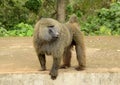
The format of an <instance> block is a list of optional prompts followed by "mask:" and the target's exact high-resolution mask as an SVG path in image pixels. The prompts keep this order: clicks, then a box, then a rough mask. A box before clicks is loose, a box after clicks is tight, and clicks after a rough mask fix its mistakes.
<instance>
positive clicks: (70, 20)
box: [69, 14, 78, 23]
mask: <svg viewBox="0 0 120 85" xmlns="http://www.w3.org/2000/svg"><path fill="white" fill-rule="evenodd" d="M69 22H70V23H78V17H77V16H76V15H75V14H73V15H71V17H70V19H69Z"/></svg>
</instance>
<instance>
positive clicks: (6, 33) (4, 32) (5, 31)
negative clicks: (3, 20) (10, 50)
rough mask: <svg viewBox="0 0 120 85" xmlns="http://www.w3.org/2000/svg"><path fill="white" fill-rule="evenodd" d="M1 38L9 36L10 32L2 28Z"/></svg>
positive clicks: (0, 28)
mask: <svg viewBox="0 0 120 85" xmlns="http://www.w3.org/2000/svg"><path fill="white" fill-rule="evenodd" d="M0 36H1V37H3V36H8V32H7V30H6V29H4V28H3V27H0Z"/></svg>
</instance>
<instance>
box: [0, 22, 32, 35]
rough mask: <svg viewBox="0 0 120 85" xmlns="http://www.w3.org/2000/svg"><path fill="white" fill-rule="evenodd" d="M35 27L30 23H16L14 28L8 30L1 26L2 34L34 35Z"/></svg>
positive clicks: (0, 32)
mask: <svg viewBox="0 0 120 85" xmlns="http://www.w3.org/2000/svg"><path fill="white" fill-rule="evenodd" d="M32 35H33V27H32V26H31V25H29V24H25V23H19V24H17V25H15V27H14V30H8V31H7V30H6V29H4V28H3V27H1V28H0V36H21V37H23V36H32Z"/></svg>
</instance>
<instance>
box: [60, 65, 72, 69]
mask: <svg viewBox="0 0 120 85" xmlns="http://www.w3.org/2000/svg"><path fill="white" fill-rule="evenodd" d="M69 67H70V65H61V66H60V69H67V68H69Z"/></svg>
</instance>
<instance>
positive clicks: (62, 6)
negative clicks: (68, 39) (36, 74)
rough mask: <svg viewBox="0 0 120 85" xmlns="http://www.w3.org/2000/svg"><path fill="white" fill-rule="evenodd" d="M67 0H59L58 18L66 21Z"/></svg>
mask: <svg viewBox="0 0 120 85" xmlns="http://www.w3.org/2000/svg"><path fill="white" fill-rule="evenodd" d="M65 2H66V1H65V0H57V20H58V21H60V22H65V5H66V4H65Z"/></svg>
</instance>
